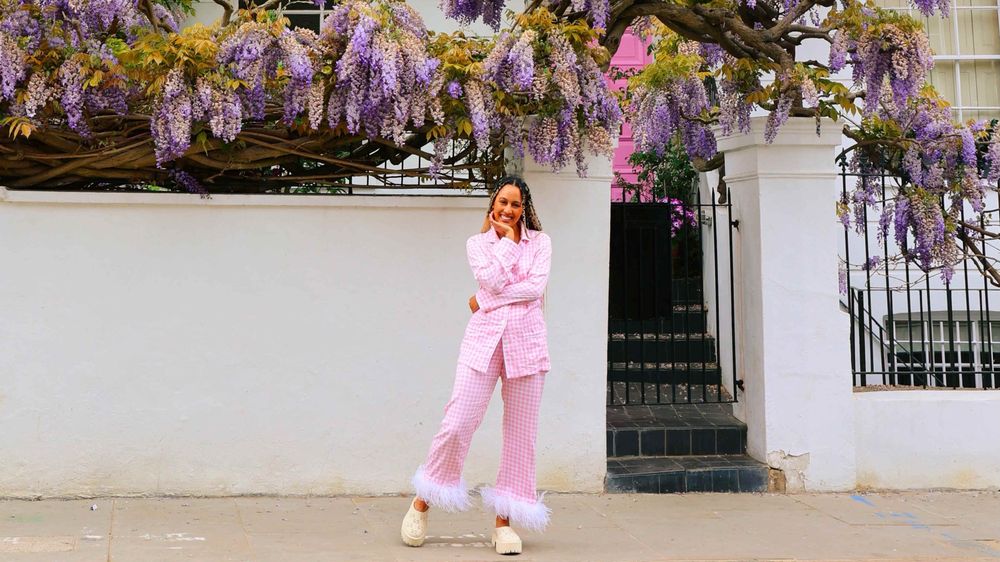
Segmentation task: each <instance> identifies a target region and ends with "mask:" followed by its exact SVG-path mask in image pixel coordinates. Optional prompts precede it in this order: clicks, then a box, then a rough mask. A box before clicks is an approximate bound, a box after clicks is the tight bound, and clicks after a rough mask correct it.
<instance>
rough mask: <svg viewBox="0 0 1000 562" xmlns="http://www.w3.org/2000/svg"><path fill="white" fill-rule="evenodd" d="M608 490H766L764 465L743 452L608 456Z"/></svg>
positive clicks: (765, 467)
mask: <svg viewBox="0 0 1000 562" xmlns="http://www.w3.org/2000/svg"><path fill="white" fill-rule="evenodd" d="M604 487H605V489H606V490H607V491H608V492H609V493H641V494H671V493H680V492H766V491H767V490H768V467H767V465H765V464H764V463H762V462H760V461H757V460H755V459H753V458H750V457H749V456H747V455H708V456H687V457H654V458H647V457H629V458H617V459H608V473H607V476H606V477H605V482H604Z"/></svg>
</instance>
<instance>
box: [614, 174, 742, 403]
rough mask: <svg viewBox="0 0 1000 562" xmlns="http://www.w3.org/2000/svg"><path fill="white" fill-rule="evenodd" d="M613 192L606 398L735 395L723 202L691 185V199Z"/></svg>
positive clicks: (729, 229)
mask: <svg viewBox="0 0 1000 562" xmlns="http://www.w3.org/2000/svg"><path fill="white" fill-rule="evenodd" d="M618 197H619V198H620V200H618V201H614V202H612V204H611V267H610V280H609V281H610V283H609V311H608V312H609V314H608V387H607V404H608V405H623V404H670V403H680V402H687V403H690V402H731V401H735V397H734V394H735V388H736V386H737V384H738V381H737V375H736V372H735V364H736V340H735V337H734V334H735V319H734V315H733V310H734V293H733V270H732V267H731V264H732V239H733V225H732V221H731V220H730V210H731V207H730V204H729V203H727V202H717V201H716V200H715V197H712V199H711V200H709V201H704V200H703V199H702V198H701V196H700V195H699V194H697V190H696V192H695V194H692V196H691V201H692V202H683V201H681V200H678V199H671V198H666V197H659V198H658V197H653V196H652V195H651V194H648V193H646V194H643V193H631V194H630V193H627V192H626V193H624V194H621V193H619V195H618ZM725 200H728V197H727V198H726V199H725ZM723 372H726V373H727V374H728V373H730V372H731V375H732V376H731V381H730V380H728V379H729V377H728V376H727V377H726V379H727V380H725V381H724V380H723Z"/></svg>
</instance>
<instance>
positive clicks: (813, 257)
mask: <svg viewBox="0 0 1000 562" xmlns="http://www.w3.org/2000/svg"><path fill="white" fill-rule="evenodd" d="M764 125H765V118H761V117H754V118H752V133H751V134H749V135H734V136H730V137H722V138H720V140H719V148H720V150H722V151H724V152H725V154H726V176H725V179H726V182H727V183H728V184H729V186H730V188H731V194H732V198H733V217H732V218H733V219H735V220H738V221H739V226H738V228H737V232H736V234H735V236H734V240H733V254H734V263H733V268H734V272H735V277H736V285H737V295H736V301H737V302H736V306H737V310H736V322H737V327H736V330H737V334H738V335H737V337H738V346H739V351H738V354H737V371H738V373H739V376H740V378H742V379H744V381H745V386H746V392H745V393H744V394H742V395H741V401H740V402H738V403H737V404H736V405H735V406H734V413H735V414H736V415H737V417H739V418H740V419H742V420H744V421H745V422H746V423H747V426H748V431H747V451H748V453H749V454H750V455H751V456H753V457H754V458H757V459H759V460H762V461H765V462H767V463H768V464H769V465H770V466H772V467H774V468H778V469H781V470H782V471H784V472H785V476H786V480H787V482H788V489H789V491H802V490H809V491H827V490H846V489H851V488H853V487H854V484H855V475H856V470H855V464H854V434H853V428H854V424H853V422H852V421H851V415H852V410H851V402H850V400H851V376H850V374H851V370H850V350H849V347H848V345H847V344H848V333H849V324H848V322H847V319H846V318H845V317H844V315H843V313H841V312H840V308H839V292H838V287H837V262H836V257H835V256H836V252H837V249H838V248H839V247H840V241H841V240H842V239H843V238H842V236H843V231H842V230H838V228H837V223H836V217H835V215H834V214H833V212H832V210H831V209H832V202H833V201H836V198H837V184H836V180H837V176H836V170H835V169H834V168H833V167H832V166H831V165H830V163H831V161H832V160H833V156H834V154H835V152H834V148H835V147H836V146H837V144H839V142H840V133H839V128H838V127H837V126H836V125H835V124H834V123H830V122H825V126H824V127H823V129H822V131H821V134H820V135H819V136H817V134H816V125H815V121H813V120H811V119H804V118H791V119H789V120H788V122H787V123H786V124H785V125H784V126H783V127H782V128H781V129H780V132H779V133H778V135H777V137H776V138H775V140H774V142H773V143H771V144H767V143H766V142H765V141H764Z"/></svg>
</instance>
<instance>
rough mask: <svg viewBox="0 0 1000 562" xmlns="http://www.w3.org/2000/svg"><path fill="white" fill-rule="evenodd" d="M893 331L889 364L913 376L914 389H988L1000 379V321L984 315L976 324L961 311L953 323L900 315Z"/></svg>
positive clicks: (939, 316)
mask: <svg viewBox="0 0 1000 562" xmlns="http://www.w3.org/2000/svg"><path fill="white" fill-rule="evenodd" d="M892 327H893V330H894V334H893V336H894V337H893V342H894V344H893V346H892V349H893V353H892V355H893V357H891V358H888V363H889V364H890V365H891V364H892V363H895V369H894V370H895V371H896V372H897V373H900V374H903V373H913V374H914V375H913V377H914V378H913V381H912V384H917V385H923V384H926V385H928V386H962V387H975V388H983V383H984V382H985V383H986V385H987V386H992V383H993V381H994V379H995V377H996V375H997V374H1000V320H994V319H992V318H990V319H984V318H983V315H982V313H980V312H978V311H974V312H972V315H971V321H970V318H969V315H968V313H966V312H965V311H955V312H954V313H953V314H952V319H951V320H950V321H949V320H948V318H947V314H946V313H940V312H935V313H934V314H933V315H932V316H931V319H929V320H928V319H926V318H925V319H923V320H919V319H916V318H914V319H913V320H910V319H907V318H906V317H905V314H904V315H896V320H894V321H893V322H892ZM918 373H919V375H918ZM930 373H941V375H934V374H930ZM906 384H911V383H910V382H907V383H906Z"/></svg>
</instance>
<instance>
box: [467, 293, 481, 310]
mask: <svg viewBox="0 0 1000 562" xmlns="http://www.w3.org/2000/svg"><path fill="white" fill-rule="evenodd" d="M469 308H470V309H471V310H472V313H473V314H475V313H476V311H477V310H479V302H478V301H476V295H472V296H471V297H469Z"/></svg>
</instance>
